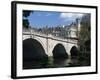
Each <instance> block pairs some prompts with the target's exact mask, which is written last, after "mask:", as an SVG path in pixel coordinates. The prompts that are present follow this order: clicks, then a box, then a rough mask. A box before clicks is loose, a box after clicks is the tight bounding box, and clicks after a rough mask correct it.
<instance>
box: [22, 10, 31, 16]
mask: <svg viewBox="0 0 100 80" xmlns="http://www.w3.org/2000/svg"><path fill="white" fill-rule="evenodd" d="M31 12H32V11H29V10H24V11H23V17H28V16H29V15H30V14H31Z"/></svg>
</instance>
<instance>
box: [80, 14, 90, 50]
mask: <svg viewBox="0 0 100 80" xmlns="http://www.w3.org/2000/svg"><path fill="white" fill-rule="evenodd" d="M90 20H91V16H90V14H85V15H84V16H83V17H82V19H81V28H80V32H79V46H80V49H81V50H84V49H85V50H86V51H90V44H91V27H90V24H91V23H90Z"/></svg>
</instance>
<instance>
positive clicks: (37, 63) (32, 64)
mask: <svg viewBox="0 0 100 80" xmlns="http://www.w3.org/2000/svg"><path fill="white" fill-rule="evenodd" d="M75 66H89V64H88V63H87V61H85V60H84V61H81V62H80V61H79V60H78V59H75V58H74V59H71V60H70V59H68V58H67V59H65V58H58V59H54V58H53V57H49V58H48V60H29V61H25V62H24V64H23V69H40V68H60V67H75Z"/></svg>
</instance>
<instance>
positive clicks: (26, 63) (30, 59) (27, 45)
mask: <svg viewBox="0 0 100 80" xmlns="http://www.w3.org/2000/svg"><path fill="white" fill-rule="evenodd" d="M43 60H48V56H47V55H46V53H45V50H44V48H43V46H42V45H41V43H40V42H39V41H37V40H35V39H32V38H28V39H26V40H23V68H24V69H26V68H38V65H35V63H34V61H36V64H37V63H38V61H43ZM39 64H40V63H39ZM41 65H42V64H41ZM41 65H39V66H41Z"/></svg>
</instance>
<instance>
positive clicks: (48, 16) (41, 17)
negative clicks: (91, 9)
mask: <svg viewBox="0 0 100 80" xmlns="http://www.w3.org/2000/svg"><path fill="white" fill-rule="evenodd" d="M83 15H84V14H82V13H69V12H66V13H63V12H50V11H49V12H47V11H34V12H33V13H31V14H30V16H29V17H28V20H29V23H30V26H31V27H36V28H43V27H46V26H48V27H57V26H58V25H61V26H63V25H69V24H71V23H72V22H75V20H76V18H81V17H82V16H83Z"/></svg>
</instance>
